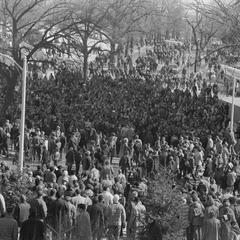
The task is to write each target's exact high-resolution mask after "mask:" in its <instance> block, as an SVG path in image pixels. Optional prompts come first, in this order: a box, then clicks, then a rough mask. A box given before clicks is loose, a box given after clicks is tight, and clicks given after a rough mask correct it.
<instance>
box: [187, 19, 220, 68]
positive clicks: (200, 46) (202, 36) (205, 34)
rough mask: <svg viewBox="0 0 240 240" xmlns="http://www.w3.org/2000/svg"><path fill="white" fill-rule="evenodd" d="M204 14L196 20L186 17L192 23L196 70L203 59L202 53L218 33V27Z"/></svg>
mask: <svg viewBox="0 0 240 240" xmlns="http://www.w3.org/2000/svg"><path fill="white" fill-rule="evenodd" d="M206 20H207V19H205V18H204V17H203V16H202V15H200V16H198V17H197V18H196V20H189V19H188V18H186V21H187V23H188V24H189V25H190V27H191V30H192V34H193V42H194V46H195V48H196V49H195V61H194V72H197V66H198V63H199V62H200V61H201V53H203V52H204V51H205V49H206V47H207V46H208V45H209V43H210V41H211V39H212V38H213V37H214V36H215V35H216V33H217V29H216V28H215V26H214V24H213V23H211V24H210V25H209V24H208V23H207V21H206Z"/></svg>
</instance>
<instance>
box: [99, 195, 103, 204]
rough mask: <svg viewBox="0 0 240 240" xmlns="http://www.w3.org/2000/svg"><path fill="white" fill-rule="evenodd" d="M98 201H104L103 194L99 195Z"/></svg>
mask: <svg viewBox="0 0 240 240" xmlns="http://www.w3.org/2000/svg"><path fill="white" fill-rule="evenodd" d="M98 202H100V203H102V202H103V195H98Z"/></svg>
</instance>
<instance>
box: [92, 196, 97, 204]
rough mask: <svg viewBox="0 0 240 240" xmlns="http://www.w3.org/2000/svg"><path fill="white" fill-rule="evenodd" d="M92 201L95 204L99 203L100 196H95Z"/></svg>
mask: <svg viewBox="0 0 240 240" xmlns="http://www.w3.org/2000/svg"><path fill="white" fill-rule="evenodd" d="M92 203H93V204H97V203H98V197H97V196H95V197H94V198H93V200H92Z"/></svg>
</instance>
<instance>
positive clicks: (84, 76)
mask: <svg viewBox="0 0 240 240" xmlns="http://www.w3.org/2000/svg"><path fill="white" fill-rule="evenodd" d="M87 73H88V53H87V52H85V53H84V54H83V80H84V82H86V81H87V77H88V76H87V75H88V74H87Z"/></svg>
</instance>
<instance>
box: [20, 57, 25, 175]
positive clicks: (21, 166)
mask: <svg viewBox="0 0 240 240" xmlns="http://www.w3.org/2000/svg"><path fill="white" fill-rule="evenodd" d="M26 80H27V57H26V56H24V57H23V71H22V107H21V108H22V109H21V128H20V146H19V163H20V172H21V173H22V171H23V161H24V130H25V113H26Z"/></svg>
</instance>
